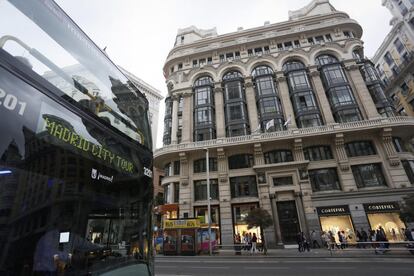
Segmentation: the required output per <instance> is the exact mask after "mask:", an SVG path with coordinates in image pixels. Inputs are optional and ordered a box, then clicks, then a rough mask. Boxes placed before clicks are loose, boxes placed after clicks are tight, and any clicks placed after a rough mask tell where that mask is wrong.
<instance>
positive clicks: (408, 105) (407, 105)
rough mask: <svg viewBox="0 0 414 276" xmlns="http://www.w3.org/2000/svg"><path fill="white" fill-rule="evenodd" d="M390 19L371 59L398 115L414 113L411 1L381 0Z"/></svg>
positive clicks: (412, 14)
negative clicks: (382, 39) (388, 27)
mask: <svg viewBox="0 0 414 276" xmlns="http://www.w3.org/2000/svg"><path fill="white" fill-rule="evenodd" d="M382 5H383V6H385V7H387V8H388V9H389V10H390V12H391V14H392V16H393V17H392V19H391V21H390V25H391V26H392V29H391V31H390V32H389V33H388V34H387V36H386V37H385V39H384V41H383V42H382V44H381V46H380V47H379V48H378V50H377V52H376V53H375V55H374V57H373V59H372V61H373V62H374V63H375V67H376V69H377V71H378V73H379V75H380V77H381V79H382V81H383V83H384V85H385V92H386V94H387V96H388V97H389V98H391V99H392V101H393V104H394V106H395V108H396V111H397V113H398V114H399V115H400V116H414V76H413V72H414V1H413V0H383V1H382Z"/></svg>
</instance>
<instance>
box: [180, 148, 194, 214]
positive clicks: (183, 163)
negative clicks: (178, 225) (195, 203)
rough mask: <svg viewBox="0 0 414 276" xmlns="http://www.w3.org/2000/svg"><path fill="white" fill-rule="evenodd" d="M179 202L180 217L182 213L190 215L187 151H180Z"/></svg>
mask: <svg viewBox="0 0 414 276" xmlns="http://www.w3.org/2000/svg"><path fill="white" fill-rule="evenodd" d="M179 157H180V184H179V185H180V202H179V206H180V208H179V212H180V215H179V216H180V218H181V217H183V213H188V214H189V215H190V216H191V204H190V202H191V190H192V189H191V185H190V181H189V168H188V166H189V163H188V158H187V153H185V152H180V153H179Z"/></svg>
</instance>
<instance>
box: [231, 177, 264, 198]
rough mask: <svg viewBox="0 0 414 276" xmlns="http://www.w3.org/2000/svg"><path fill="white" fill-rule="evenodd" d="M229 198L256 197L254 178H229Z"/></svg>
mask: <svg viewBox="0 0 414 276" xmlns="http://www.w3.org/2000/svg"><path fill="white" fill-rule="evenodd" d="M230 190H231V197H232V198H237V197H247V196H248V197H257V184H256V176H254V175H252V176H238V177H231V178H230Z"/></svg>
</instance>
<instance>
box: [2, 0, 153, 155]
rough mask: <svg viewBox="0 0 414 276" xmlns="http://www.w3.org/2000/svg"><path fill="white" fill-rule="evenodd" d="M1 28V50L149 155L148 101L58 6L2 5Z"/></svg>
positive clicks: (45, 2) (16, 1) (46, 0)
mask: <svg viewBox="0 0 414 276" xmlns="http://www.w3.org/2000/svg"><path fill="white" fill-rule="evenodd" d="M0 25H1V26H2V27H1V28H0V48H2V49H3V50H5V51H6V52H8V53H9V54H11V55H12V56H14V57H15V58H16V59H18V60H19V61H20V62H22V63H24V64H25V65H26V66H28V67H29V68H31V69H32V70H33V71H35V72H36V73H37V74H38V75H40V76H41V77H43V78H44V79H45V80H47V81H48V82H49V83H51V84H52V85H54V86H55V87H56V88H58V89H59V91H60V92H63V93H62V94H61V96H62V97H63V98H64V99H67V100H70V101H71V102H74V103H76V104H77V105H78V106H80V107H81V108H83V109H86V110H87V111H89V112H91V113H93V114H95V115H96V116H97V117H98V118H100V119H101V120H103V121H105V122H106V123H110V124H111V125H112V126H113V127H115V128H116V129H118V130H119V131H121V132H122V133H124V134H125V135H127V136H128V137H130V138H131V139H133V140H134V141H136V142H139V143H140V144H142V145H144V146H146V147H147V148H149V149H151V147H152V141H151V135H150V127H149V121H148V101H147V99H146V98H145V96H144V95H143V94H142V93H141V92H140V91H139V90H138V89H137V88H136V87H135V86H134V85H133V84H132V82H131V81H129V80H128V79H127V78H126V77H125V76H124V75H123V74H122V73H121V71H120V70H119V69H118V68H117V67H116V66H115V65H114V64H113V63H112V62H111V61H110V59H109V58H108V57H107V56H106V54H105V53H104V52H103V51H102V50H101V49H100V48H98V47H97V46H96V45H95V44H94V43H93V42H92V40H91V39H90V38H89V37H88V36H86V35H85V33H83V31H82V30H81V29H80V28H79V27H78V26H77V25H76V24H75V23H74V22H73V21H72V20H71V19H70V18H69V17H68V16H67V15H66V14H65V13H64V11H63V10H62V9H60V7H59V6H58V5H57V4H56V3H54V2H53V1H51V0H39V1H25V0H8V1H4V0H3V1H2V0H0Z"/></svg>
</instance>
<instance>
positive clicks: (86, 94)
mask: <svg viewBox="0 0 414 276" xmlns="http://www.w3.org/2000/svg"><path fill="white" fill-rule="evenodd" d="M62 72H64V73H65V74H67V75H68V76H69V77H70V78H73V80H74V81H76V83H74V84H72V83H69V82H67V81H66V80H65V79H63V78H62V77H61V76H60V75H58V74H56V73H55V72H52V71H49V72H46V73H45V74H44V75H43V77H44V78H46V79H47V80H48V81H49V82H51V83H52V84H53V85H55V86H56V87H58V88H59V89H61V90H62V91H63V92H65V93H66V94H67V95H69V96H70V97H71V98H73V99H74V100H75V101H77V102H79V103H80V104H81V105H82V106H83V107H84V108H86V109H88V110H89V111H91V112H93V113H95V114H96V115H98V116H99V117H100V118H102V119H103V120H105V121H108V122H109V123H110V124H111V125H112V126H114V127H115V128H117V129H119V130H120V131H122V132H123V133H125V134H126V135H128V136H130V137H131V138H133V139H135V140H138V141H139V142H140V143H143V144H146V143H148V141H143V140H144V137H147V134H146V133H145V131H146V129H149V128H148V126H147V125H146V124H147V122H148V121H147V120H145V119H143V118H142V116H144V115H143V114H146V113H148V103H146V100H145V99H144V98H143V97H138V96H137V94H138V93H139V92H137V91H136V92H135V93H133V92H132V91H131V89H136V88H135V86H134V85H130V86H129V87H128V86H127V85H126V84H125V83H123V82H121V81H120V80H118V79H115V78H112V77H111V76H109V78H108V80H106V81H107V82H108V83H107V84H105V85H103V84H102V83H101V81H100V80H98V79H97V77H96V76H95V75H94V74H93V73H91V72H90V71H89V70H87V69H86V68H85V67H83V66H81V65H80V64H76V65H72V66H67V67H65V68H62ZM128 85H129V84H128ZM107 87H110V89H111V90H110V91H104V90H102V89H107ZM113 96H115V97H113ZM109 102H110V103H112V102H113V104H115V105H116V110H112V109H113V108H111V107H108V106H107V104H108V103H109ZM148 137H149V136H148ZM147 139H148V138H147ZM150 145H151V146H152V143H150Z"/></svg>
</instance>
